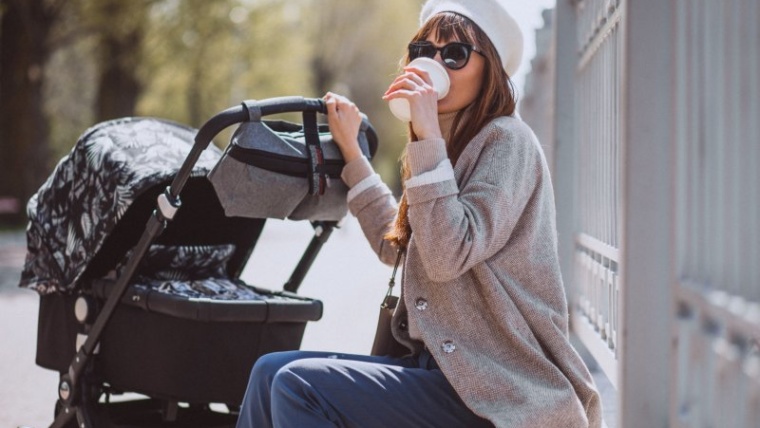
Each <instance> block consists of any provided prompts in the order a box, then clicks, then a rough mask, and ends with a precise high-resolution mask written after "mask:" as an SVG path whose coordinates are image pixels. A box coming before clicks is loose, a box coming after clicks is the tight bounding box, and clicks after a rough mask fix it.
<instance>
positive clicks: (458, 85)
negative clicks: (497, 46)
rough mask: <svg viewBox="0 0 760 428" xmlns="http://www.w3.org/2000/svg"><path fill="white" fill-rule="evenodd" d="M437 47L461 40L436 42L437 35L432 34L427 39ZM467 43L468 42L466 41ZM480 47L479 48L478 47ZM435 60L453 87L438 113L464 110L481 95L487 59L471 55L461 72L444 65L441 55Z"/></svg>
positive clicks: (474, 54) (442, 101)
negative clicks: (441, 66)
mask: <svg viewBox="0 0 760 428" xmlns="http://www.w3.org/2000/svg"><path fill="white" fill-rule="evenodd" d="M426 40H427V41H428V42H430V43H432V44H433V45H434V46H435V47H441V46H445V45H446V44H447V43H449V42H458V41H459V40H447V41H442V40H436V39H435V34H431V35H430V36H428V38H427V39H426ZM464 42H465V43H467V42H466V41H464ZM476 47H479V46H476ZM435 60H436V61H438V63H440V64H441V65H443V66H444V68H445V69H446V72H447V73H448V74H449V80H450V81H451V86H449V93H448V95H446V97H444V98H443V99H441V100H438V113H452V112H455V111H459V110H462V109H463V108H465V107H467V106H468V105H470V104H471V103H472V102H473V101H475V98H477V96H478V95H479V94H480V88H481V87H482V86H483V74H484V73H483V70H484V68H485V58H483V56H482V55H480V54H479V53H477V52H474V51H473V52H472V53H471V54H470V60H469V61H468V62H467V65H465V66H464V67H462V68H460V69H459V70H452V69H450V68H448V67H446V66H445V65H444V64H443V60H442V59H441V53H440V52H438V53H436V55H435Z"/></svg>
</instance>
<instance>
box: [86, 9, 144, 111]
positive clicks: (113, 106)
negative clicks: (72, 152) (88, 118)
mask: <svg viewBox="0 0 760 428" xmlns="http://www.w3.org/2000/svg"><path fill="white" fill-rule="evenodd" d="M107 6H112V5H107ZM114 6H115V7H114V11H115V12H116V14H115V17H116V19H118V18H119V14H124V13H129V12H133V11H132V9H130V8H120V7H119V6H118V5H114ZM133 6H135V7H139V4H133ZM130 18H132V19H134V17H130ZM122 19H127V18H126V17H122ZM100 38H101V41H100V50H101V54H100V64H101V66H102V68H101V70H100V78H99V81H98V94H97V101H96V102H97V105H96V119H97V120H98V121H99V122H100V121H104V120H109V119H115V118H119V117H125V116H133V115H134V113H135V106H136V105H137V99H138V97H139V96H140V92H141V90H142V85H141V84H140V80H139V79H138V77H137V66H138V64H139V57H140V51H141V49H142V41H143V30H142V26H141V25H140V24H137V25H135V26H133V27H132V28H130V29H129V31H128V32H126V33H121V34H120V33H119V32H112V31H108V30H106V31H105V32H103V33H102V34H101V36H100Z"/></svg>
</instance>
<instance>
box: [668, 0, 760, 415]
mask: <svg viewBox="0 0 760 428" xmlns="http://www.w3.org/2000/svg"><path fill="white" fill-rule="evenodd" d="M673 3H674V7H675V8H676V11H675V17H676V22H675V40H674V46H675V61H674V67H675V73H676V75H677V76H678V79H677V80H676V88H675V119H676V123H675V125H674V144H675V151H676V168H675V180H676V190H677V191H676V197H675V203H676V219H677V221H676V222H675V245H676V248H675V255H676V266H675V267H674V270H675V272H674V274H675V281H674V282H675V284H673V286H674V288H675V293H674V296H675V299H676V302H677V324H676V325H677V330H676V333H675V334H676V337H677V342H676V343H677V346H676V349H677V351H676V354H675V355H676V357H675V361H674V366H675V373H676V378H677V391H676V394H675V400H674V401H673V403H672V409H671V412H672V413H671V417H672V419H673V422H674V425H675V426H680V427H708V426H716V427H717V426H721V427H757V426H758V424H760V352H759V349H758V346H759V344H760V174H758V169H759V168H760V126H759V125H758V123H759V122H760V99H759V95H760V89H759V88H758V73H759V72H760V55H759V53H760V34H759V33H758V22H759V21H760V6H758V2H757V1H756V0H724V1H720V2H714V1H705V0H697V1H689V0H676V1H674V2H673Z"/></svg>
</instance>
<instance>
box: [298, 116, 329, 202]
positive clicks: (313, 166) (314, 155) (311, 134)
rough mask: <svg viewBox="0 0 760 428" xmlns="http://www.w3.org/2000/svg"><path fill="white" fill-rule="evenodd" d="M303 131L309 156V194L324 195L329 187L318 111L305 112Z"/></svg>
mask: <svg viewBox="0 0 760 428" xmlns="http://www.w3.org/2000/svg"><path fill="white" fill-rule="evenodd" d="M303 132H304V137H305V140H306V151H307V152H308V157H309V166H310V168H309V194H310V195H320V196H321V195H324V194H325V190H326V187H327V175H326V174H325V171H324V167H323V165H324V163H325V157H324V154H323V153H322V144H321V143H320V141H319V128H318V126H317V112H315V111H305V112H303Z"/></svg>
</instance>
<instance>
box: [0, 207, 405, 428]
mask: <svg viewBox="0 0 760 428" xmlns="http://www.w3.org/2000/svg"><path fill="white" fill-rule="evenodd" d="M311 234H312V231H311V226H309V225H308V224H301V223H293V222H274V221H273V222H270V224H268V227H267V228H265V230H264V233H263V235H262V237H261V241H260V243H259V245H257V247H256V248H257V249H256V250H255V251H254V254H253V255H252V257H251V259H250V261H249V263H248V266H247V267H246V270H245V271H244V273H243V279H245V280H246V281H247V282H248V283H250V284H254V285H257V286H262V287H265V288H271V289H280V288H282V284H283V283H285V281H286V280H287V279H288V277H289V275H290V270H291V269H292V267H294V266H295V264H296V262H297V260H298V259H299V257H300V255H301V253H302V252H303V249H305V248H306V245H307V244H308V241H309V240H310V239H311ZM24 245H25V241H24V237H23V234H21V233H16V234H8V233H0V427H2V428H6V427H9V428H12V427H16V426H19V425H29V426H33V427H44V426H48V425H49V424H50V422H51V421H52V415H53V405H54V403H55V399H56V386H57V382H58V380H57V375H56V374H55V373H54V372H52V371H49V370H45V369H42V368H40V367H38V366H36V365H35V363H34V358H35V350H36V337H37V336H36V335H37V295H36V294H35V293H33V292H30V291H28V290H22V289H18V288H17V286H16V285H17V284H18V278H19V270H20V266H21V264H22V263H23V256H24V251H25V247H24ZM390 273H391V268H390V267H387V266H384V265H382V264H381V263H380V262H378V261H377V259H376V258H375V257H374V254H373V253H372V251H371V250H370V248H369V245H368V244H367V243H366V241H365V240H364V237H363V235H362V233H361V230H360V229H359V227H358V224H357V223H356V220H355V219H353V218H351V219H349V220H348V221H347V222H346V224H345V225H343V227H342V228H341V229H339V230H337V231H335V233H333V235H332V237H331V238H330V240H329V241H328V242H327V244H325V246H324V247H323V249H322V252H321V254H320V255H319V257H318V258H317V260H316V262H315V263H314V266H313V267H312V269H311V271H310V272H309V274H308V275H307V276H306V278H305V280H304V283H303V285H302V287H301V289H300V290H299V294H302V295H304V296H308V297H314V298H318V299H320V300H322V301H323V303H324V305H325V313H324V316H323V318H322V319H321V320H320V321H318V322H313V323H309V324H308V325H307V328H306V333H305V334H304V339H303V343H302V346H301V347H302V349H311V350H329V351H339V352H350V353H367V352H368V351H369V349H370V347H371V344H372V335H373V334H374V329H375V323H376V322H377V311H378V306H379V304H380V300H382V297H383V295H384V294H385V290H386V288H385V285H386V284H387V280H388V277H389V276H390Z"/></svg>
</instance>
